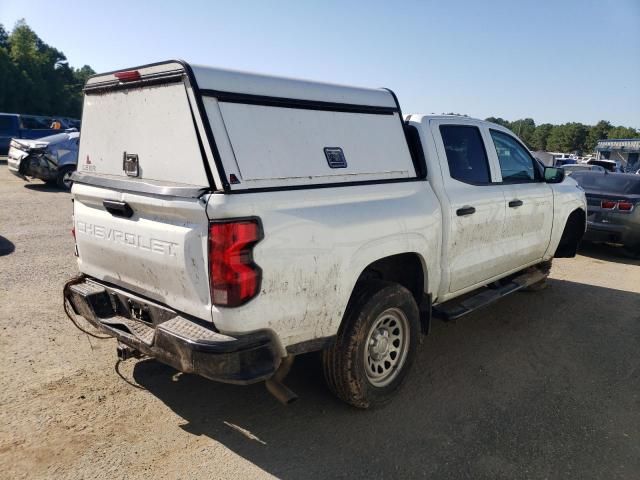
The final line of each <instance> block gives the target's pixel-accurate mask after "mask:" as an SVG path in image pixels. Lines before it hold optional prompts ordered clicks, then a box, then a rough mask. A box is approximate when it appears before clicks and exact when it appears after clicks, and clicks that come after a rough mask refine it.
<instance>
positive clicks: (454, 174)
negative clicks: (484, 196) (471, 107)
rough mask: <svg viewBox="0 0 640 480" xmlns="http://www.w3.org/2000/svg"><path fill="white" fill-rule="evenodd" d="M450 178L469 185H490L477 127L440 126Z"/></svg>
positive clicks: (487, 163)
mask: <svg viewBox="0 0 640 480" xmlns="http://www.w3.org/2000/svg"><path fill="white" fill-rule="evenodd" d="M440 134H441V135H442V142H443V143H444V149H445V151H446V152H447V163H448V164H449V174H450V175H451V178H455V179H456V180H460V181H461V182H465V183H471V184H486V183H491V174H490V171H489V161H488V160H487V152H486V150H485V148H484V143H483V141H482V135H481V134H480V130H479V129H478V127H471V126H467V125H440Z"/></svg>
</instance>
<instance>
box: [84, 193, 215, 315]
mask: <svg viewBox="0 0 640 480" xmlns="http://www.w3.org/2000/svg"><path fill="white" fill-rule="evenodd" d="M73 194H74V226H75V235H76V243H77V246H78V266H79V269H80V271H81V272H83V273H85V274H87V275H90V276H92V277H94V278H97V279H99V280H103V281H105V282H108V283H111V284H115V285H118V286H121V287H123V288H126V289H129V290H132V291H134V292H137V293H139V294H140V295H142V296H145V297H148V298H151V299H153V300H155V301H157V302H160V303H162V304H165V305H167V306H169V307H171V308H173V309H175V310H178V311H180V312H184V313H187V314H190V315H194V316H197V317H199V318H203V319H207V320H209V319H211V302H210V300H209V298H210V294H209V279H208V278H209V277H208V273H207V234H208V219H207V215H206V212H205V209H204V205H205V204H206V203H205V201H206V199H205V201H203V200H200V199H197V198H179V197H166V196H157V195H142V194H138V193H130V192H117V191H115V190H109V189H103V188H99V187H95V186H89V185H83V184H77V183H76V184H74V186H73ZM105 200H106V201H107V203H106V205H107V206H109V205H111V204H110V203H109V202H110V201H111V202H116V203H117V204H124V205H127V206H128V207H129V208H130V209H131V211H132V216H131V217H129V218H126V217H122V216H119V212H117V211H116V215H114V214H112V213H110V212H109V211H108V210H107V208H106V207H105Z"/></svg>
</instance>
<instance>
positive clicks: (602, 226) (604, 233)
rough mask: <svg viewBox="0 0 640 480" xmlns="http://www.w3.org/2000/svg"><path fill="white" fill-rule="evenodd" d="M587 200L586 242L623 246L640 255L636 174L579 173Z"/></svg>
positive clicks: (576, 177) (575, 176)
mask: <svg viewBox="0 0 640 480" xmlns="http://www.w3.org/2000/svg"><path fill="white" fill-rule="evenodd" d="M571 178H573V179H574V180H576V181H577V182H578V184H579V185H580V186H581V187H582V188H583V189H584V191H585V193H586V196H587V233H586V234H585V240H590V241H593V242H612V243H617V244H621V245H623V247H624V249H625V251H626V252H627V253H629V254H631V255H634V256H636V255H640V177H639V176H638V175H635V174H633V173H617V174H611V173H609V172H605V173H601V172H575V173H574V174H573V175H572V177H571Z"/></svg>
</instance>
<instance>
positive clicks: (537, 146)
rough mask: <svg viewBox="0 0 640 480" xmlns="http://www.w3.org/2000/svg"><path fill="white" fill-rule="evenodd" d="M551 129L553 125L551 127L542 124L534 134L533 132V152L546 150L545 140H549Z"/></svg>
mask: <svg viewBox="0 0 640 480" xmlns="http://www.w3.org/2000/svg"><path fill="white" fill-rule="evenodd" d="M552 129H553V125H551V124H550V123H543V124H542V125H538V126H537V127H536V130H535V132H533V138H532V140H531V148H532V149H533V150H547V140H548V139H549V135H550V134H551V130H552Z"/></svg>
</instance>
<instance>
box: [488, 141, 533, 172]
mask: <svg viewBox="0 0 640 480" xmlns="http://www.w3.org/2000/svg"><path fill="white" fill-rule="evenodd" d="M491 138H492V139H493V144H494V146H495V147H496V153H497V154H498V160H500V171H501V172H502V181H503V182H532V181H535V180H536V179H537V178H538V176H539V175H536V166H535V165H534V160H533V158H532V157H531V155H530V154H529V152H527V150H526V149H525V148H524V147H523V146H522V145H520V143H519V142H518V141H517V140H516V139H515V138H513V137H512V136H511V135H508V134H506V133H503V132H499V131H497V130H491Z"/></svg>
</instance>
